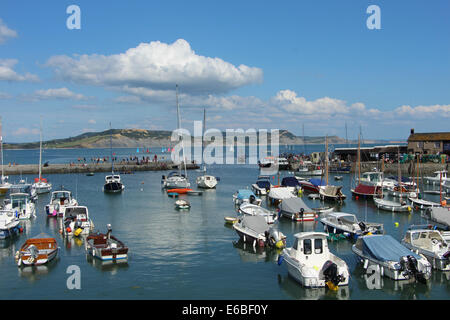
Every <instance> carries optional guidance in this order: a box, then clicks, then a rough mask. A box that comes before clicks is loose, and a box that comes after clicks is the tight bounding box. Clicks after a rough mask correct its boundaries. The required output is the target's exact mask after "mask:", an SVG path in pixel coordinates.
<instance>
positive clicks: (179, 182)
mask: <svg viewBox="0 0 450 320" xmlns="http://www.w3.org/2000/svg"><path fill="white" fill-rule="evenodd" d="M176 97H177V124H178V126H177V128H178V130H180V126H181V121H180V107H179V105H178V85H176ZM179 134H181V133H179ZM181 146H182V149H183V164H184V174H182V173H181V163H180V165H179V166H178V172H176V171H173V172H171V173H169V175H168V176H167V177H166V176H164V175H163V176H162V180H161V184H162V187H163V188H169V189H172V188H176V189H178V191H177V193H180V191H181V192H182V191H183V190H182V189H186V190H185V191H192V189H188V188H189V187H190V186H191V184H190V183H189V181H188V179H187V170H186V158H185V156H184V143H183V139H182V140H181Z"/></svg>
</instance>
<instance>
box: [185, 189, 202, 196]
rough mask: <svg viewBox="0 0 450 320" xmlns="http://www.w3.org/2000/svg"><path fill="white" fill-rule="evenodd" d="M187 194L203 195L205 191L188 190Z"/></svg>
mask: <svg viewBox="0 0 450 320" xmlns="http://www.w3.org/2000/svg"><path fill="white" fill-rule="evenodd" d="M186 194H187V195H189V196H201V195H203V191H199V190H187V191H186Z"/></svg>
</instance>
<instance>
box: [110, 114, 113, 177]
mask: <svg viewBox="0 0 450 320" xmlns="http://www.w3.org/2000/svg"><path fill="white" fill-rule="evenodd" d="M109 149H110V154H111V174H112V175H114V159H113V156H112V128H111V122H109ZM113 178H114V177H113Z"/></svg>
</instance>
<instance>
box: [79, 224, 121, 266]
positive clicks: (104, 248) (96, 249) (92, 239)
mask: <svg viewBox="0 0 450 320" xmlns="http://www.w3.org/2000/svg"><path fill="white" fill-rule="evenodd" d="M107 229H108V231H107V233H106V234H104V233H96V234H90V235H89V236H88V237H87V238H86V242H85V243H86V252H87V253H88V254H89V255H91V256H93V257H95V258H98V259H100V260H102V261H105V260H112V261H116V260H122V259H127V258H128V247H127V246H125V244H124V243H123V242H122V241H120V240H119V239H117V238H116V237H114V236H112V235H111V232H112V228H111V225H110V224H108V225H107Z"/></svg>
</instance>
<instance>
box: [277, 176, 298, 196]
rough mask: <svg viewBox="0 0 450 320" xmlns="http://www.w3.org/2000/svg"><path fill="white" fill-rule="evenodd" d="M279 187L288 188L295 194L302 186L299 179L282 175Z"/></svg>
mask: <svg viewBox="0 0 450 320" xmlns="http://www.w3.org/2000/svg"><path fill="white" fill-rule="evenodd" d="M281 187H285V188H288V190H290V191H291V192H292V193H293V194H297V192H298V191H299V190H300V189H301V188H302V187H301V185H300V183H299V181H298V180H297V179H296V178H295V177H284V178H283V179H282V180H281Z"/></svg>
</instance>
